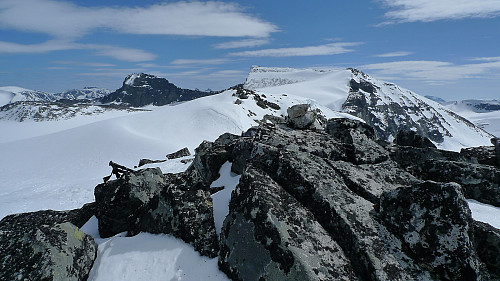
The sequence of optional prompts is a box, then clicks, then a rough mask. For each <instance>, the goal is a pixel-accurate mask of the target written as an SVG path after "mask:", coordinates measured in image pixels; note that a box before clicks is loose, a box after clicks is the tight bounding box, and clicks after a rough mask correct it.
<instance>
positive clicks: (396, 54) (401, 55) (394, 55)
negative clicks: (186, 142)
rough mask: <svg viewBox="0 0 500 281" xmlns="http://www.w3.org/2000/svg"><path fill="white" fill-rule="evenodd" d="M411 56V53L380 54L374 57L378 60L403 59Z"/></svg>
mask: <svg viewBox="0 0 500 281" xmlns="http://www.w3.org/2000/svg"><path fill="white" fill-rule="evenodd" d="M411 54H413V53H412V52H404V51H402V52H391V53H385V54H380V55H375V57H379V58H393V57H404V56H409V55H411Z"/></svg>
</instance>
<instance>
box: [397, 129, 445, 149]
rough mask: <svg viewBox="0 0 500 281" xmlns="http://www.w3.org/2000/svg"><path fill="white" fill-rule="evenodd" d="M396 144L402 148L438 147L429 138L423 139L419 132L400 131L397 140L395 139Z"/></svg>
mask: <svg viewBox="0 0 500 281" xmlns="http://www.w3.org/2000/svg"><path fill="white" fill-rule="evenodd" d="M394 143H395V144H397V145H402V146H412V147H419V148H425V147H431V148H436V145H435V144H434V143H432V141H431V140H430V139H429V138H428V137H422V136H421V135H419V134H418V133H417V132H415V131H411V130H400V131H399V132H398V134H397V135H396V138H394Z"/></svg>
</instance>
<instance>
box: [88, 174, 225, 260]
mask: <svg viewBox="0 0 500 281" xmlns="http://www.w3.org/2000/svg"><path fill="white" fill-rule="evenodd" d="M193 181H194V179H192V178H190V177H189V176H188V175H186V174H182V173H181V174H179V175H175V174H167V175H163V174H162V172H161V170H160V169H159V168H155V169H144V170H139V171H134V172H129V173H126V174H125V175H124V177H122V178H119V179H117V180H115V181H110V182H107V183H103V184H100V185H98V186H97V187H96V188H95V191H94V194H95V198H96V204H97V214H96V216H97V218H98V220H99V233H100V235H101V237H110V236H113V235H115V234H118V233H120V232H124V231H126V232H127V234H128V235H135V234H137V233H139V232H141V231H144V232H149V233H165V234H172V235H173V236H175V237H178V238H180V239H182V240H184V241H185V242H187V243H189V244H191V245H193V246H194V248H195V250H197V251H199V252H200V253H201V254H202V255H206V256H209V257H215V256H216V255H217V252H218V242H217V235H216V232H215V224H214V219H213V206H212V198H211V197H210V192H209V191H205V190H201V189H197V188H192V186H191V185H190V183H192V182H193Z"/></svg>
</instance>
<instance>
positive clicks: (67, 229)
mask: <svg viewBox="0 0 500 281" xmlns="http://www.w3.org/2000/svg"><path fill="white" fill-rule="evenodd" d="M92 215H93V205H92V204H91V205H86V206H84V207H83V208H81V209H77V210H72V211H61V212H59V211H51V210H48V211H39V212H33V213H23V214H16V215H10V216H7V217H5V218H4V219H2V221H0V280H61V281H62V280H87V276H88V274H89V272H90V269H91V268H92V264H93V263H94V260H95V258H96V255H97V245H96V244H95V243H94V239H92V237H90V236H88V235H87V234H85V233H83V232H82V231H81V230H80V229H79V228H78V227H81V226H82V225H83V224H84V223H85V222H86V221H87V220H88V219H89V218H90V217H91V216H92Z"/></svg>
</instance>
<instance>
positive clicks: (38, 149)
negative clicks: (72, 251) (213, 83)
mask: <svg viewBox="0 0 500 281" xmlns="http://www.w3.org/2000/svg"><path fill="white" fill-rule="evenodd" d="M233 93H234V91H232V90H231V91H226V92H224V93H222V94H218V95H214V96H209V97H204V98H200V99H197V100H193V101H190V102H185V103H179V104H175V105H171V106H163V107H148V109H151V110H152V111H149V112H134V113H132V114H127V115H126V116H123V115H122V114H123V113H115V112H111V113H109V112H108V113H103V114H100V115H96V116H78V117H75V118H73V119H70V120H61V121H57V122H20V123H19V122H12V121H1V122H0V131H1V132H2V134H1V135H0V155H2V157H1V158H0V167H2V169H0V178H1V179H2V181H0V218H3V217H4V216H6V215H8V214H12V213H21V212H27V211H36V210H41V209H54V210H67V209H73V208H79V207H81V206H82V205H83V204H84V203H87V202H92V201H93V200H94V195H93V194H94V193H93V192H94V187H95V186H96V185H97V184H99V183H101V182H102V178H103V177H104V176H106V175H108V174H109V173H110V171H111V169H110V167H109V166H108V162H109V161H110V160H112V161H114V162H117V163H120V164H122V165H125V166H127V167H133V166H135V165H137V164H138V162H139V160H140V159H141V158H148V159H153V160H155V159H166V158H165V155H166V154H167V153H171V152H174V151H177V150H179V149H181V148H183V147H187V148H188V149H189V150H190V151H191V153H194V149H195V148H196V147H197V146H198V145H199V144H200V143H201V142H202V141H203V140H209V141H213V140H215V139H216V138H217V137H218V136H219V135H221V134H223V133H225V132H230V133H233V134H238V135H239V134H241V133H242V132H243V131H246V130H247V129H248V128H250V127H251V126H255V125H257V122H256V121H255V120H260V119H262V117H263V116H264V115H265V114H274V115H285V114H286V109H287V108H288V107H289V106H291V105H293V104H298V103H311V104H312V106H313V107H314V108H320V109H321V110H322V112H323V113H324V114H325V115H326V116H327V117H328V118H333V117H349V116H350V115H348V114H343V113H336V112H333V111H331V110H329V109H328V108H326V107H323V106H321V105H319V104H317V103H316V102H315V101H313V100H311V99H307V98H301V97H294V96H291V95H288V96H281V95H279V96H274V95H269V94H268V95H267V100H269V101H272V102H276V103H277V104H279V105H280V107H281V109H280V110H274V109H270V108H267V109H263V108H260V107H259V106H257V105H256V103H255V101H254V99H253V97H252V96H250V97H249V98H248V99H245V100H242V103H241V104H239V105H237V104H235V103H234V102H235V100H236V99H237V97H234V96H232V94H233ZM351 118H354V117H352V116H351ZM167 163H170V161H167ZM165 165H167V164H165ZM168 165H169V164H168ZM164 172H167V171H164Z"/></svg>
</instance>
